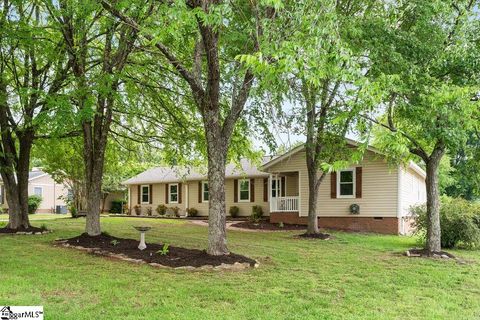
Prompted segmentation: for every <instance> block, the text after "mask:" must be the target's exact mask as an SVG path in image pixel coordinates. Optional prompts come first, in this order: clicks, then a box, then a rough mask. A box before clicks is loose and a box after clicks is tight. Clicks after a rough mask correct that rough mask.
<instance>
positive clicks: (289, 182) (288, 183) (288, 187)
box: [285, 174, 299, 197]
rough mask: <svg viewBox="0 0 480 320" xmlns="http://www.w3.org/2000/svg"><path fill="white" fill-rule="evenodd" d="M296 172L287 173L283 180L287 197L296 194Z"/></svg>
mask: <svg viewBox="0 0 480 320" xmlns="http://www.w3.org/2000/svg"><path fill="white" fill-rule="evenodd" d="M298 190H299V188H298V174H293V175H288V176H287V177H286V180H285V195H286V196H287V197H296V196H298Z"/></svg>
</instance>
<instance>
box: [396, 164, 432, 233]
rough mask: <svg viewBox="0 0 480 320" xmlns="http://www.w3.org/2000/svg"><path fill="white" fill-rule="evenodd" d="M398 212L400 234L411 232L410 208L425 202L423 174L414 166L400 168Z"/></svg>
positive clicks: (424, 176)
mask: <svg viewBox="0 0 480 320" xmlns="http://www.w3.org/2000/svg"><path fill="white" fill-rule="evenodd" d="M399 177H400V181H401V183H400V193H399V212H398V218H399V221H400V222H399V223H400V233H401V234H409V233H410V232H411V222H412V219H411V218H412V217H411V212H410V209H411V207H412V206H416V205H420V204H425V203H426V201H427V193H426V182H425V178H426V175H425V172H424V171H423V170H422V169H421V168H419V167H418V166H417V165H416V164H414V163H411V164H410V166H408V168H400V170H399Z"/></svg>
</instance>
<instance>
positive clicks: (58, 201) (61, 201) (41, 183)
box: [28, 173, 68, 213]
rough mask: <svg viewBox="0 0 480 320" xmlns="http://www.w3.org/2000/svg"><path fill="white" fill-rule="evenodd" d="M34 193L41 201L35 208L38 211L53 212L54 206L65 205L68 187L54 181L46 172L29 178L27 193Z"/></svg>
mask: <svg viewBox="0 0 480 320" xmlns="http://www.w3.org/2000/svg"><path fill="white" fill-rule="evenodd" d="M35 194H38V195H40V196H41V197H42V203H41V204H40V207H39V208H38V210H37V212H38V213H55V208H56V206H66V205H67V204H66V199H67V196H68V187H67V186H66V185H64V184H58V183H56V182H55V180H53V178H52V177H51V176H50V175H49V174H48V173H44V174H43V175H39V176H37V177H34V178H31V179H30V180H29V183H28V195H29V196H31V195H35Z"/></svg>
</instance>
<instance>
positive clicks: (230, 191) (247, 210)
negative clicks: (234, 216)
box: [188, 178, 269, 217]
mask: <svg viewBox="0 0 480 320" xmlns="http://www.w3.org/2000/svg"><path fill="white" fill-rule="evenodd" d="M254 180H255V202H234V200H235V199H234V190H235V189H234V181H235V179H226V180H225V201H226V209H227V216H228V215H229V210H230V207H232V206H237V207H238V208H239V209H240V212H239V216H242V217H246V216H249V215H251V214H252V207H253V206H255V205H259V206H261V207H262V209H263V213H264V215H265V216H268V215H269V204H268V202H266V201H263V178H255V179H254ZM188 186H189V192H188V194H189V200H188V201H189V207H190V208H195V209H197V210H198V215H199V216H208V202H202V203H199V202H198V181H190V182H189V183H188Z"/></svg>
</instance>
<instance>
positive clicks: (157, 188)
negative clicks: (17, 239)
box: [124, 141, 426, 234]
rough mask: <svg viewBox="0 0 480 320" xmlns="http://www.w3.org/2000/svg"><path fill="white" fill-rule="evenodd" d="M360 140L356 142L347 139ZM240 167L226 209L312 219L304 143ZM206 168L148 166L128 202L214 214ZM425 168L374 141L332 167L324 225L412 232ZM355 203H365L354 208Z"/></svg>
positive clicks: (322, 202)
mask: <svg viewBox="0 0 480 320" xmlns="http://www.w3.org/2000/svg"><path fill="white" fill-rule="evenodd" d="M349 143H350V144H352V145H355V142H353V141H350V142H349ZM240 167H241V168H238V167H237V166H235V165H234V164H229V165H228V166H227V169H226V172H225V177H226V185H225V189H226V190H225V193H226V195H225V196H226V205H227V213H228V211H229V208H230V207H232V206H237V207H238V208H239V209H240V213H239V215H240V216H244V217H246V216H249V215H250V214H251V212H252V207H253V206H261V207H262V208H263V212H264V215H265V216H269V219H270V221H271V222H273V223H279V222H283V223H285V224H307V216H308V180H307V179H308V176H307V167H306V161H305V150H304V147H303V146H299V147H297V148H295V149H293V150H291V151H289V152H287V153H285V154H283V155H281V156H278V157H275V158H273V159H270V160H267V161H264V163H263V164H262V165H261V166H259V167H256V166H254V165H252V164H251V163H250V162H249V161H247V160H243V161H241V163H240ZM206 180H207V177H206V175H205V174H201V173H198V172H196V171H192V170H187V169H186V168H179V167H157V168H153V169H149V170H147V171H145V172H143V173H141V174H139V175H137V176H135V177H133V178H131V179H129V180H127V181H125V182H124V184H125V185H127V186H128V201H129V202H128V204H129V208H134V207H136V206H137V208H139V209H140V210H141V213H142V214H146V212H147V210H152V212H153V213H154V214H155V209H156V208H157V206H158V205H161V204H163V205H166V206H167V207H178V208H179V209H180V212H181V214H183V215H186V209H187V208H195V209H197V210H198V215H199V216H208V198H209V194H208V182H207V181H206ZM425 199H426V193H425V172H424V171H423V170H422V169H421V168H420V167H419V166H418V165H416V164H415V163H413V162H411V163H410V164H409V165H408V166H407V167H404V166H396V167H394V166H391V165H389V164H388V163H387V162H386V160H385V157H384V156H382V154H381V153H379V152H378V151H377V150H375V149H374V148H368V150H367V152H366V153H365V155H364V158H363V160H362V161H361V162H360V163H358V164H355V165H352V166H351V167H350V168H347V169H344V170H340V171H338V172H331V173H329V174H328V175H327V176H326V177H325V179H324V181H323V182H322V185H321V187H320V191H319V196H318V205H317V210H318V215H319V226H320V227H323V228H330V229H341V230H352V231H366V232H378V233H386V234H407V233H409V231H410V222H411V217H410V216H409V208H410V206H412V205H415V204H420V203H425ZM352 205H357V206H358V208H359V210H358V212H354V211H355V210H352V207H356V206H352Z"/></svg>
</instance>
